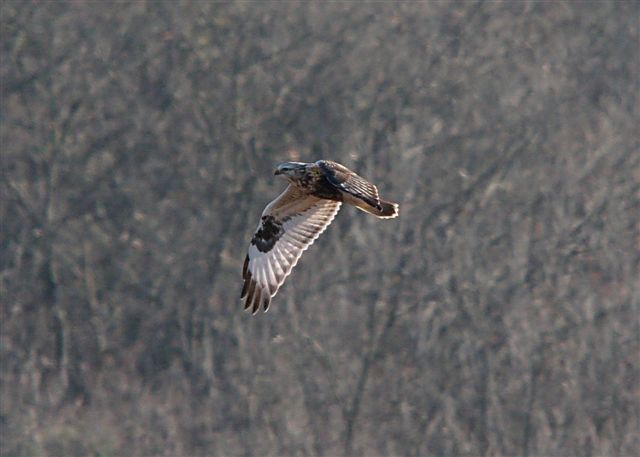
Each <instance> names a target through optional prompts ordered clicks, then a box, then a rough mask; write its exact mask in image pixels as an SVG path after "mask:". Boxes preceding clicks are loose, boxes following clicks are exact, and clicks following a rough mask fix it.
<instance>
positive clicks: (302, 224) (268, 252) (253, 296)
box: [241, 185, 341, 314]
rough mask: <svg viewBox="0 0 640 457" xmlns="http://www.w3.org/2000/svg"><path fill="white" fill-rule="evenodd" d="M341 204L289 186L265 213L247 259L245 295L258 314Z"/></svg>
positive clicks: (244, 274)
mask: <svg viewBox="0 0 640 457" xmlns="http://www.w3.org/2000/svg"><path fill="white" fill-rule="evenodd" d="M340 205H341V203H340V202H338V201H333V200H324V199H320V198H317V197H314V196H312V195H306V194H303V193H302V192H301V191H300V190H299V189H298V188H296V187H295V186H292V185H289V187H287V189H286V190H285V191H284V192H283V193H282V194H280V196H278V198H276V199H275V200H274V201H272V202H271V203H269V205H267V207H266V208H265V209H264V211H263V212H262V217H261V219H260V224H259V225H258V229H257V230H256V233H255V235H254V236H253V238H252V239H251V244H250V245H249V252H248V253H247V257H246V258H245V261H244V267H243V269H242V278H243V279H244V286H243V287H242V294H241V298H244V297H246V301H245V309H247V308H251V310H252V312H253V313H254V314H255V313H256V312H257V311H258V309H259V308H260V304H262V306H263V308H264V310H265V311H266V310H267V309H268V308H269V303H270V302H271V297H273V296H274V295H275V294H276V292H277V291H278V289H279V288H280V286H281V285H282V283H283V282H284V280H285V278H286V277H287V276H288V275H289V273H291V269H292V268H293V267H294V266H295V265H296V263H298V259H299V258H300V256H301V255H302V253H303V252H304V250H305V249H307V248H308V247H309V246H311V244H312V243H313V242H314V241H315V240H316V238H318V236H320V234H321V233H322V232H323V231H324V230H325V229H326V228H327V226H328V225H329V224H330V223H331V221H333V218H334V217H335V216H336V214H337V213H338V210H339V209H340Z"/></svg>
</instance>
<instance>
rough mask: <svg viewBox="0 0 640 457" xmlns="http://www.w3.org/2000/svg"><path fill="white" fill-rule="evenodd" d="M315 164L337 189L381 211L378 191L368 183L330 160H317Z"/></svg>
mask: <svg viewBox="0 0 640 457" xmlns="http://www.w3.org/2000/svg"><path fill="white" fill-rule="evenodd" d="M316 164H317V165H318V166H319V167H320V170H322V172H323V173H324V175H325V176H326V177H327V180H328V181H329V182H330V183H331V184H333V185H334V186H336V187H337V188H338V189H340V190H342V191H343V192H347V193H348V194H351V195H353V196H354V197H356V198H359V199H361V200H363V201H364V202H366V203H367V204H369V205H371V206H373V207H374V208H377V209H379V210H380V209H382V206H381V205H380V196H379V195H378V189H377V188H376V186H374V185H373V184H371V183H370V182H369V181H367V180H366V179H364V178H362V177H361V176H358V175H357V174H355V173H354V172H353V171H351V170H349V169H348V168H347V167H345V166H342V165H340V164H339V163H336V162H332V161H331V160H318V161H317V162H316Z"/></svg>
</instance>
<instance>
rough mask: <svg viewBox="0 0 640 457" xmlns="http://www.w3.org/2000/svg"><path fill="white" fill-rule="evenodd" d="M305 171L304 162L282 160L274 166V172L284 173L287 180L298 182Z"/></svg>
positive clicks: (277, 173)
mask: <svg viewBox="0 0 640 457" xmlns="http://www.w3.org/2000/svg"><path fill="white" fill-rule="evenodd" d="M306 172H307V164H306V163H304V162H283V163H281V164H279V165H278V166H277V167H276V171H275V173H274V174H276V175H284V176H285V177H286V178H287V179H288V180H290V181H295V182H299V181H300V180H301V179H302V178H303V177H304V176H305V174H306Z"/></svg>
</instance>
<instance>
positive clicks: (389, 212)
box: [369, 200, 400, 219]
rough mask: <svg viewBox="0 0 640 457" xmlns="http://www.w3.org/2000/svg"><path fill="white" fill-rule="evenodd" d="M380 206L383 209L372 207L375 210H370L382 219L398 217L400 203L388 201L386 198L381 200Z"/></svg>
mask: <svg viewBox="0 0 640 457" xmlns="http://www.w3.org/2000/svg"><path fill="white" fill-rule="evenodd" d="M380 206H381V207H382V209H378V208H371V210H373V211H371V210H370V211H369V212H370V213H371V214H373V215H374V216H378V217H379V218H380V219H393V218H394V217H398V209H399V208H400V205H398V204H397V203H391V202H386V201H384V200H380Z"/></svg>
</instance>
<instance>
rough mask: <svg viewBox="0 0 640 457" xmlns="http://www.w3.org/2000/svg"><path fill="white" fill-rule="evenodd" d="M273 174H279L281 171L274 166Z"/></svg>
mask: <svg viewBox="0 0 640 457" xmlns="http://www.w3.org/2000/svg"><path fill="white" fill-rule="evenodd" d="M273 174H274V176H277V175H281V174H282V171H280V169H279V168H276V170H275V171H274V172H273Z"/></svg>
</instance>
